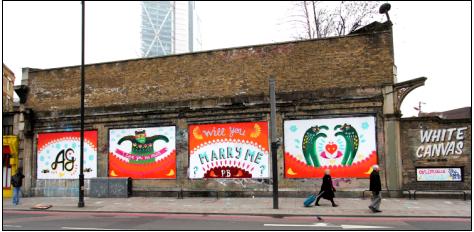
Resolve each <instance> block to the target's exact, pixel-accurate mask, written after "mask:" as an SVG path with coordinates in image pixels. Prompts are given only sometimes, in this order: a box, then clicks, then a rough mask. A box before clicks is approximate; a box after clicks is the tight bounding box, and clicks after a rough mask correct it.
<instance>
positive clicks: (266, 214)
mask: <svg viewBox="0 0 474 232" xmlns="http://www.w3.org/2000/svg"><path fill="white" fill-rule="evenodd" d="M5 210H9V211H35V212H37V211H41V212H47V211H49V212H72V213H124V214H125V213H141V214H193V215H196V214H198V215H238V216H266V217H314V216H320V217H359V218H364V217H379V218H471V216H427V215H382V214H373V215H360V214H358V215H350V214H348V215H334V214H318V215H316V214H315V215H308V214H270V213H261V214H258V213H206V212H138V211H137V212H131V211H90V210H49V209H46V210H41V209H8V208H3V211H5Z"/></svg>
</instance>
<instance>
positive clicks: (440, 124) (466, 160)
mask: <svg viewBox="0 0 474 232" xmlns="http://www.w3.org/2000/svg"><path fill="white" fill-rule="evenodd" d="M449 129H451V130H452V131H453V132H452V134H451V136H449V131H448V130H449ZM458 130H459V133H460V134H459V136H458ZM430 131H433V132H432V133H435V132H437V131H439V132H441V135H442V134H445V135H444V136H440V139H436V138H434V139H433V138H430V140H429V141H426V140H423V141H422V139H423V135H426V134H427V133H429V132H430ZM443 131H445V132H444V133H443ZM471 133H472V121H471V119H470V118H465V119H440V118H438V117H420V118H404V119H402V121H401V136H402V158H403V159H402V160H403V161H402V162H403V170H404V172H403V188H405V189H424V190H426V189H448V190H461V189H462V190H470V189H471V181H472V171H471V162H472V153H471V152H472V144H471V141H472V137H471V136H472V134H471ZM432 136H433V135H432ZM435 137H436V136H435ZM443 137H444V138H443ZM450 143H452V144H453V145H454V151H452V150H451V151H450V149H449V144H450ZM440 145H442V148H440V149H438V148H437V147H441V146H440ZM428 147H429V148H428ZM456 148H458V149H456ZM429 149H431V150H429ZM443 150H446V152H444V151H443ZM425 153H426V154H425ZM457 167H459V168H461V172H462V173H461V175H462V176H461V181H420V180H418V179H417V168H457ZM418 178H419V177H418Z"/></svg>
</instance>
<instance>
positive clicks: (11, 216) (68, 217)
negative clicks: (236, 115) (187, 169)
mask: <svg viewBox="0 0 474 232" xmlns="http://www.w3.org/2000/svg"><path fill="white" fill-rule="evenodd" d="M2 227H3V230H351V229H355V230H471V219H470V218H446V217H444V218H411V217H403V218H399V217H323V218H322V221H319V220H318V219H317V218H316V217H308V216H292V217H280V218H278V217H270V216H244V215H206V214H148V213H100V212H54V211H13V210H4V211H3V225H2Z"/></svg>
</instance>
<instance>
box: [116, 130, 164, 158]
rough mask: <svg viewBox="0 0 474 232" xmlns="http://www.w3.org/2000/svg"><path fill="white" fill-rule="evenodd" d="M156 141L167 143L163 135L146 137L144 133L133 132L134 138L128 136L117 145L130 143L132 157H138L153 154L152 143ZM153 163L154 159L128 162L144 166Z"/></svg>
mask: <svg viewBox="0 0 474 232" xmlns="http://www.w3.org/2000/svg"><path fill="white" fill-rule="evenodd" d="M157 140H163V141H165V142H168V141H169V140H168V137H166V136H164V135H154V136H150V137H146V133H145V131H144V130H143V131H135V136H133V135H128V136H124V137H122V138H121V139H120V140H119V141H118V144H119V145H120V144H121V143H122V142H124V141H131V142H132V151H131V154H132V155H138V156H148V155H151V154H153V153H154V151H155V149H154V145H153V144H154V142H155V141H157ZM154 161H155V159H154V158H151V159H144V160H130V163H136V164H146V163H153V162H154Z"/></svg>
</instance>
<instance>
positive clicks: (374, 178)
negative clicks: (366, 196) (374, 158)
mask: <svg viewBox="0 0 474 232" xmlns="http://www.w3.org/2000/svg"><path fill="white" fill-rule="evenodd" d="M379 170H380V168H379V166H378V165H374V166H372V173H370V189H369V190H370V191H372V202H371V203H370V205H369V209H370V210H372V212H374V213H380V212H382V211H381V210H380V203H382V196H381V194H380V191H382V184H381V183H380V175H379Z"/></svg>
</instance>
